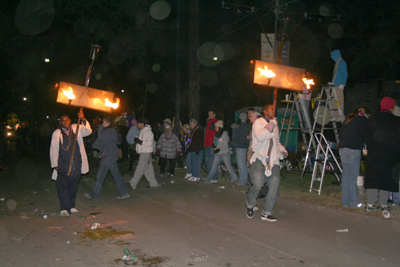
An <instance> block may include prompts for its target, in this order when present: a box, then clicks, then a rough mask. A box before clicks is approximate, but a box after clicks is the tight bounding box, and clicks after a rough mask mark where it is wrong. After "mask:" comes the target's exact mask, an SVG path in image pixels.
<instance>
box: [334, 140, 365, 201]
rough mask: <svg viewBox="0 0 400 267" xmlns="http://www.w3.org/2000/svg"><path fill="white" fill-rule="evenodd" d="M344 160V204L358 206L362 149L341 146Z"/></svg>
mask: <svg viewBox="0 0 400 267" xmlns="http://www.w3.org/2000/svg"><path fill="white" fill-rule="evenodd" d="M339 155H340V159H341V161H342V205H343V206H348V207H357V205H358V204H359V203H360V201H359V200H358V186H357V177H358V175H359V171H360V162H361V150H359V149H351V148H339Z"/></svg>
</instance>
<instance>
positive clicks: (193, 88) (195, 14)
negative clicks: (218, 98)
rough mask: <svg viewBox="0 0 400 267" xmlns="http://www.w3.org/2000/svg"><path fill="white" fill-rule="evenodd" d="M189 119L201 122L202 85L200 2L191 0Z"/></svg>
mask: <svg viewBox="0 0 400 267" xmlns="http://www.w3.org/2000/svg"><path fill="white" fill-rule="evenodd" d="M189 13H190V22H189V40H190V46H189V118H193V119H196V120H197V121H199V119H200V114H199V109H200V85H199V69H200V67H199V64H200V63H199V61H198V60H197V48H198V47H199V0H190V4H189Z"/></svg>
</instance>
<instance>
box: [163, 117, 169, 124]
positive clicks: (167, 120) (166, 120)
mask: <svg viewBox="0 0 400 267" xmlns="http://www.w3.org/2000/svg"><path fill="white" fill-rule="evenodd" d="M163 122H166V123H168V124H171V120H170V119H168V118H166V119H165V120H163Z"/></svg>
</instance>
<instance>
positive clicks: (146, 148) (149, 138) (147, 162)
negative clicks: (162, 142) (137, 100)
mask: <svg viewBox="0 0 400 267" xmlns="http://www.w3.org/2000/svg"><path fill="white" fill-rule="evenodd" d="M137 127H138V128H139V130H140V134H139V137H136V138H135V139H134V141H135V143H136V152H137V153H138V154H139V162H138V165H137V167H136V170H135V174H134V175H133V177H132V179H131V180H130V181H129V183H126V186H127V187H128V188H129V189H132V190H135V189H136V185H137V184H138V183H139V181H140V179H142V177H143V175H144V176H145V177H146V179H147V181H148V182H149V183H150V185H149V186H147V187H146V188H147V189H154V188H157V187H158V182H157V180H156V178H155V176H154V168H153V164H152V160H151V154H152V153H153V151H154V135H153V133H152V131H151V127H150V125H148V121H147V119H145V118H141V119H139V120H138V122H137Z"/></svg>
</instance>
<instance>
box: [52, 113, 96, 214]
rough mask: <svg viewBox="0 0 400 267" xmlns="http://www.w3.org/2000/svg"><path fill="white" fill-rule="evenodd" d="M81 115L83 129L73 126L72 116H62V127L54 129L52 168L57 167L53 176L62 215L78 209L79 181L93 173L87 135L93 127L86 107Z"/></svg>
mask: <svg viewBox="0 0 400 267" xmlns="http://www.w3.org/2000/svg"><path fill="white" fill-rule="evenodd" d="M78 118H79V119H80V120H81V125H79V128H78V124H73V125H71V119H70V117H69V116H68V115H62V116H61V117H60V127H59V128H58V129H57V130H55V131H54V132H53V135H52V138H51V145H50V162H51V167H52V168H54V171H53V176H52V179H53V180H56V186H57V193H58V197H59V199H60V207H61V213H60V215H61V216H64V217H67V216H69V215H70V214H71V213H77V212H78V209H76V208H75V200H76V193H77V191H78V182H79V179H80V178H81V174H85V173H87V172H89V163H88V159H87V155H86V150H85V145H84V142H83V137H86V136H89V135H90V134H91V133H92V129H91V128H90V124H89V122H88V121H87V120H86V119H85V117H84V114H83V111H82V109H81V110H80V111H79V113H78ZM77 129H78V131H77ZM74 140H76V143H75V142H74ZM74 146H75V148H74ZM72 155H73V156H72ZM71 160H72V167H71V169H70V164H71Z"/></svg>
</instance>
